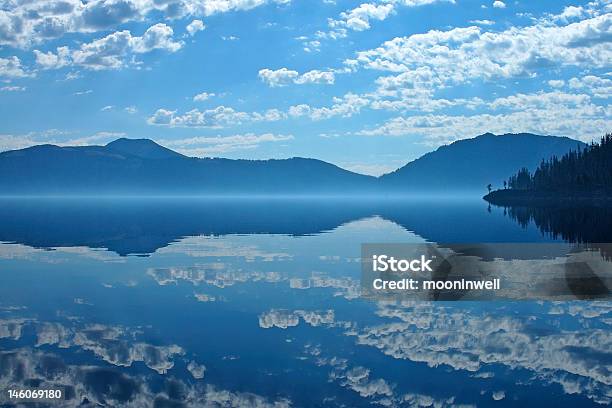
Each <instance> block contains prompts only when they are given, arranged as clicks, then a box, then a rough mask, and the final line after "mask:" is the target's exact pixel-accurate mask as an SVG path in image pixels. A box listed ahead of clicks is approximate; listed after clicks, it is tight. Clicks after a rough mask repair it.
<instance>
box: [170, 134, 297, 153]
mask: <svg viewBox="0 0 612 408" xmlns="http://www.w3.org/2000/svg"><path fill="white" fill-rule="evenodd" d="M292 139H293V136H292V135H279V134H273V133H264V134H259V135H258V134H254V133H246V134H238V135H231V136H216V137H212V136H198V137H192V138H187V139H168V140H161V141H160V143H161V144H163V145H164V146H166V147H169V148H171V149H173V150H176V151H177V152H179V153H182V154H184V155H186V156H191V157H207V156H211V155H215V154H222V153H228V152H233V151H239V150H250V149H255V148H257V147H259V145H261V144H262V143H276V142H286V141H289V140H292Z"/></svg>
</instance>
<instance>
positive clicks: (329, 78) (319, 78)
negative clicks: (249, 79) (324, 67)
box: [259, 68, 335, 87]
mask: <svg viewBox="0 0 612 408" xmlns="http://www.w3.org/2000/svg"><path fill="white" fill-rule="evenodd" d="M259 78H260V79H261V80H262V81H263V82H265V83H266V84H268V85H269V86H271V87H280V86H285V85H288V84H290V83H294V84H298V85H302V84H328V85H332V84H333V83H334V82H335V74H334V72H333V71H320V70H316V69H315V70H312V71H308V72H305V73H304V74H301V75H300V73H299V72H297V71H294V70H290V69H287V68H280V69H277V70H271V69H268V68H265V69H261V70H259Z"/></svg>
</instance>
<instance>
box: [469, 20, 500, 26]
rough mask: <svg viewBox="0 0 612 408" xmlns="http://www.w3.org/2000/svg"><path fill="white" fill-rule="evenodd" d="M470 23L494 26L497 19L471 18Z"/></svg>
mask: <svg viewBox="0 0 612 408" xmlns="http://www.w3.org/2000/svg"><path fill="white" fill-rule="evenodd" d="M470 23H472V24H477V25H483V26H492V25H495V21H493V20H470Z"/></svg>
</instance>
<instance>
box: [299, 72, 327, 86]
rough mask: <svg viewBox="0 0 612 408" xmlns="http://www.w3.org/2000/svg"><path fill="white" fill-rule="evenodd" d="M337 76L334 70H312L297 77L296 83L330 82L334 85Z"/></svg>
mask: <svg viewBox="0 0 612 408" xmlns="http://www.w3.org/2000/svg"><path fill="white" fill-rule="evenodd" d="M334 81H335V76H334V73H333V72H332V71H319V70H316V69H314V70H312V71H308V72H305V73H304V74H302V75H300V77H299V78H296V79H295V83H296V84H328V85H333V83H334Z"/></svg>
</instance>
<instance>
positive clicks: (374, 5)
mask: <svg viewBox="0 0 612 408" xmlns="http://www.w3.org/2000/svg"><path fill="white" fill-rule="evenodd" d="M439 2H448V3H453V4H454V3H455V0H373V1H370V2H369V3H362V4H360V5H359V6H357V7H355V8H353V9H350V10H346V11H343V12H342V13H340V15H339V16H338V18H337V19H333V18H330V19H328V26H329V28H330V30H329V31H327V32H324V31H318V32H316V33H315V37H316V38H318V39H331V40H337V39H340V38H345V37H346V36H347V35H348V31H349V30H352V31H364V30H369V29H370V28H371V21H383V20H386V19H387V18H388V17H389V16H390V15H392V14H393V13H395V12H396V10H397V8H398V7H419V6H425V5H428V4H433V3H439ZM305 40H306V39H305ZM305 44H306V41H305ZM311 48H312V47H306V48H305V49H307V50H311Z"/></svg>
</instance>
